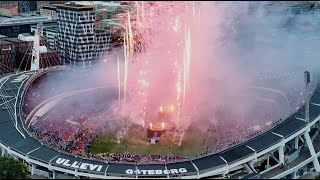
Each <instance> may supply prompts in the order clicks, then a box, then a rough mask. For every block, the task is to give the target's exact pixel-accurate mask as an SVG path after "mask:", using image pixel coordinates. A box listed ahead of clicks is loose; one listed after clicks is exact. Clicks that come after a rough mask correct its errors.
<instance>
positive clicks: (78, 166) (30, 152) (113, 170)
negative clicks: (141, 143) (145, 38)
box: [0, 67, 320, 179]
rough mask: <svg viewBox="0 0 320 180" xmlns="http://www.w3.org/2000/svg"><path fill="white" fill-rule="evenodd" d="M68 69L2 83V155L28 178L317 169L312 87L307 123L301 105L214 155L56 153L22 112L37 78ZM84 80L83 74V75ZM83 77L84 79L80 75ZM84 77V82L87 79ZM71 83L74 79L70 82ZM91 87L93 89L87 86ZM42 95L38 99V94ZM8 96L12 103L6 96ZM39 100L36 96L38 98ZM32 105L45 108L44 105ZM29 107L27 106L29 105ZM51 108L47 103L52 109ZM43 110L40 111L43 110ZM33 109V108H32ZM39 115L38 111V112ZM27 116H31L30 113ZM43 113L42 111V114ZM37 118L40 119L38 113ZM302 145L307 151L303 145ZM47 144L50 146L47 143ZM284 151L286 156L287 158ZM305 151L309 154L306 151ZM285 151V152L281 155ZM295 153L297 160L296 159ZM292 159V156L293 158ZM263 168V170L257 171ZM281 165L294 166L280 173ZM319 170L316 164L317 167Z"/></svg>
mask: <svg viewBox="0 0 320 180" xmlns="http://www.w3.org/2000/svg"><path fill="white" fill-rule="evenodd" d="M68 71H72V70H71V69H68V68H66V67H56V68H50V69H49V68H48V69H43V70H38V71H36V72H35V71H29V72H28V71H27V72H22V73H17V74H11V75H8V76H5V77H3V78H2V79H1V93H2V94H1V98H2V101H3V102H6V103H4V104H2V110H1V117H3V118H2V119H1V124H2V125H1V139H0V140H1V152H2V155H10V156H13V157H15V158H16V159H19V160H21V161H23V162H24V163H26V164H28V165H29V167H30V171H31V172H32V174H38V175H44V176H47V177H50V178H63V177H67V178H71V177H72V176H74V177H78V178H102V179H105V178H203V177H212V178H222V177H238V178H239V177H243V178H248V177H260V178H284V177H296V176H299V175H301V172H300V171H301V170H302V172H307V171H310V170H313V169H315V168H317V166H318V165H319V164H318V163H317V162H318V160H317V158H318V156H319V153H318V152H319V150H320V149H317V148H319V146H317V144H314V143H317V141H316V140H314V139H315V137H316V135H317V132H318V129H317V123H318V121H319V119H320V118H319V111H318V108H319V104H318V103H319V102H318V101H319V96H320V94H319V90H318V86H314V88H311V89H312V90H311V91H310V105H309V107H310V121H309V122H307V121H305V120H304V119H305V105H303V106H301V107H300V108H299V109H298V110H297V111H296V112H293V113H292V114H291V115H290V116H289V117H288V118H287V119H285V120H282V121H281V122H276V123H273V124H272V126H271V128H270V129H268V130H266V131H264V132H260V133H256V134H255V135H253V136H251V137H249V138H248V139H246V140H245V141H243V142H239V143H237V144H235V145H233V146H232V147H229V148H227V149H225V150H223V151H220V152H217V153H212V154H211V153H208V154H203V155H202V156H199V157H194V158H192V159H187V160H175V161H167V162H164V163H163V162H158V163H157V162H153V163H130V162H112V161H110V162H107V161H97V160H92V159H91V158H84V157H81V156H79V155H74V154H70V153H66V152H63V151H62V150H57V149H54V148H52V147H50V146H49V145H46V144H44V143H42V142H39V140H38V138H39V137H34V135H33V134H32V133H31V131H30V130H29V129H28V122H27V121H26V119H27V117H26V116H25V115H24V113H23V108H25V109H24V110H26V109H27V108H26V107H24V106H25V105H23V104H26V103H25V102H28V101H27V98H28V95H29V96H30V94H33V93H37V92H33V91H31V92H28V90H29V89H30V88H31V86H36V85H34V84H36V83H35V82H36V79H38V78H44V77H45V76H55V77H56V78H58V77H59V75H60V77H63V75H64V73H66V72H68ZM83 74H84V76H86V77H88V76H90V75H88V72H87V71H86V72H85V73H83ZM79 78H80V79H82V80H83V79H84V77H79ZM88 79H89V78H88ZM72 81H75V80H74V79H73V80H72ZM74 88H75V89H77V90H70V89H69V90H68V91H67V93H65V92H60V93H59V94H57V96H54V97H52V98H49V99H48V100H49V101H51V102H54V101H59V98H65V97H66V96H72V95H75V94H77V93H81V92H84V91H90V90H88V89H90V88H88V87H74ZM100 88H101V87H100ZM91 89H92V88H91ZM102 89H103V90H104V91H109V92H108V93H107V94H108V95H109V96H108V97H109V98H112V96H113V97H114V98H115V99H117V96H115V94H116V90H114V89H112V88H108V87H102ZM40 96H41V95H40ZM12 97H15V98H13V100H12V101H8V100H10V98H12ZM40 99H41V98H40ZM40 102H41V101H39V103H37V104H36V106H38V105H39V104H40V105H41V104H42V105H41V106H40V107H42V108H43V107H46V106H47V107H46V108H47V109H49V108H50V107H48V106H50V103H49V105H48V104H46V103H40ZM30 105H31V104H30ZM51 106H52V105H51ZM46 108H45V109H46ZM35 109H37V108H35ZM42 113H43V112H42ZM30 114H32V112H31V113H30ZM43 114H44V113H43ZM38 117H41V115H39V114H38ZM305 144H306V145H307V147H305ZM51 146H52V145H51ZM288 149H292V150H291V154H288V153H287V152H288ZM308 150H309V151H310V154H309V155H307V154H308V152H307V153H306V152H305V151H308ZM285 152H286V153H285ZM299 155H300V156H299ZM295 156H296V157H295ZM266 161H267V164H266V167H265V170H263V171H260V172H259V171H257V169H258V168H260V167H261V165H263V164H265V163H266ZM284 164H293V166H292V167H290V168H288V169H284V168H283V167H282V166H283V165H284ZM318 167H319V166H318Z"/></svg>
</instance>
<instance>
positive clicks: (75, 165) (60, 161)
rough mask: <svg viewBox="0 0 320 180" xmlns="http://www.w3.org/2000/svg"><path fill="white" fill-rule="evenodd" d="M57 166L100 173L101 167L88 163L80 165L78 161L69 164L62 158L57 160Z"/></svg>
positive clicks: (68, 161)
mask: <svg viewBox="0 0 320 180" xmlns="http://www.w3.org/2000/svg"><path fill="white" fill-rule="evenodd" d="M56 163H57V164H60V165H63V166H67V167H72V168H77V169H83V170H90V171H101V169H102V167H103V166H102V165H94V164H89V163H81V162H78V161H74V162H72V163H71V162H70V160H68V159H63V158H58V159H57V160H56Z"/></svg>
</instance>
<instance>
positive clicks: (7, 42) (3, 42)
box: [0, 41, 13, 45]
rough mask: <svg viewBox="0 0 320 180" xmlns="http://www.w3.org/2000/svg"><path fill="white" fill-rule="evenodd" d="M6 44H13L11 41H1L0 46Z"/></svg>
mask: <svg viewBox="0 0 320 180" xmlns="http://www.w3.org/2000/svg"><path fill="white" fill-rule="evenodd" d="M4 44H13V43H12V42H9V41H0V45H4Z"/></svg>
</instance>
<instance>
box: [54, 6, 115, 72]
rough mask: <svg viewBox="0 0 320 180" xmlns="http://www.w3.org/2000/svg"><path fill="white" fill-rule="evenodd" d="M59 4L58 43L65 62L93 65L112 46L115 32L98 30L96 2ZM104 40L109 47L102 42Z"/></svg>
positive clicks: (73, 64)
mask: <svg viewBox="0 0 320 180" xmlns="http://www.w3.org/2000/svg"><path fill="white" fill-rule="evenodd" d="M56 6H57V20H58V36H57V37H58V41H57V42H58V43H57V46H58V51H59V52H60V56H61V61H62V63H63V64H65V63H67V64H70V65H72V66H83V67H85V66H91V65H92V64H94V63H95V62H96V61H97V60H99V57H101V53H102V51H105V50H109V48H110V44H111V43H108V42H109V41H108V39H110V38H109V37H111V33H103V32H102V31H103V30H99V31H97V30H95V19H96V16H95V6H91V5H79V4H75V3H69V4H63V5H56ZM96 42H97V43H96ZM103 43H105V44H106V45H108V47H104V46H101V44H103Z"/></svg>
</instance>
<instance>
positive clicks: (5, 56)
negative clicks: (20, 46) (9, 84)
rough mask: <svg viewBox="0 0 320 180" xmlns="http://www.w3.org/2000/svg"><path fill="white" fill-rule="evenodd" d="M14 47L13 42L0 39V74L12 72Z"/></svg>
mask: <svg viewBox="0 0 320 180" xmlns="http://www.w3.org/2000/svg"><path fill="white" fill-rule="evenodd" d="M13 68H14V47H13V43H11V42H8V41H2V40H0V74H1V75H2V74H5V73H9V72H13Z"/></svg>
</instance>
